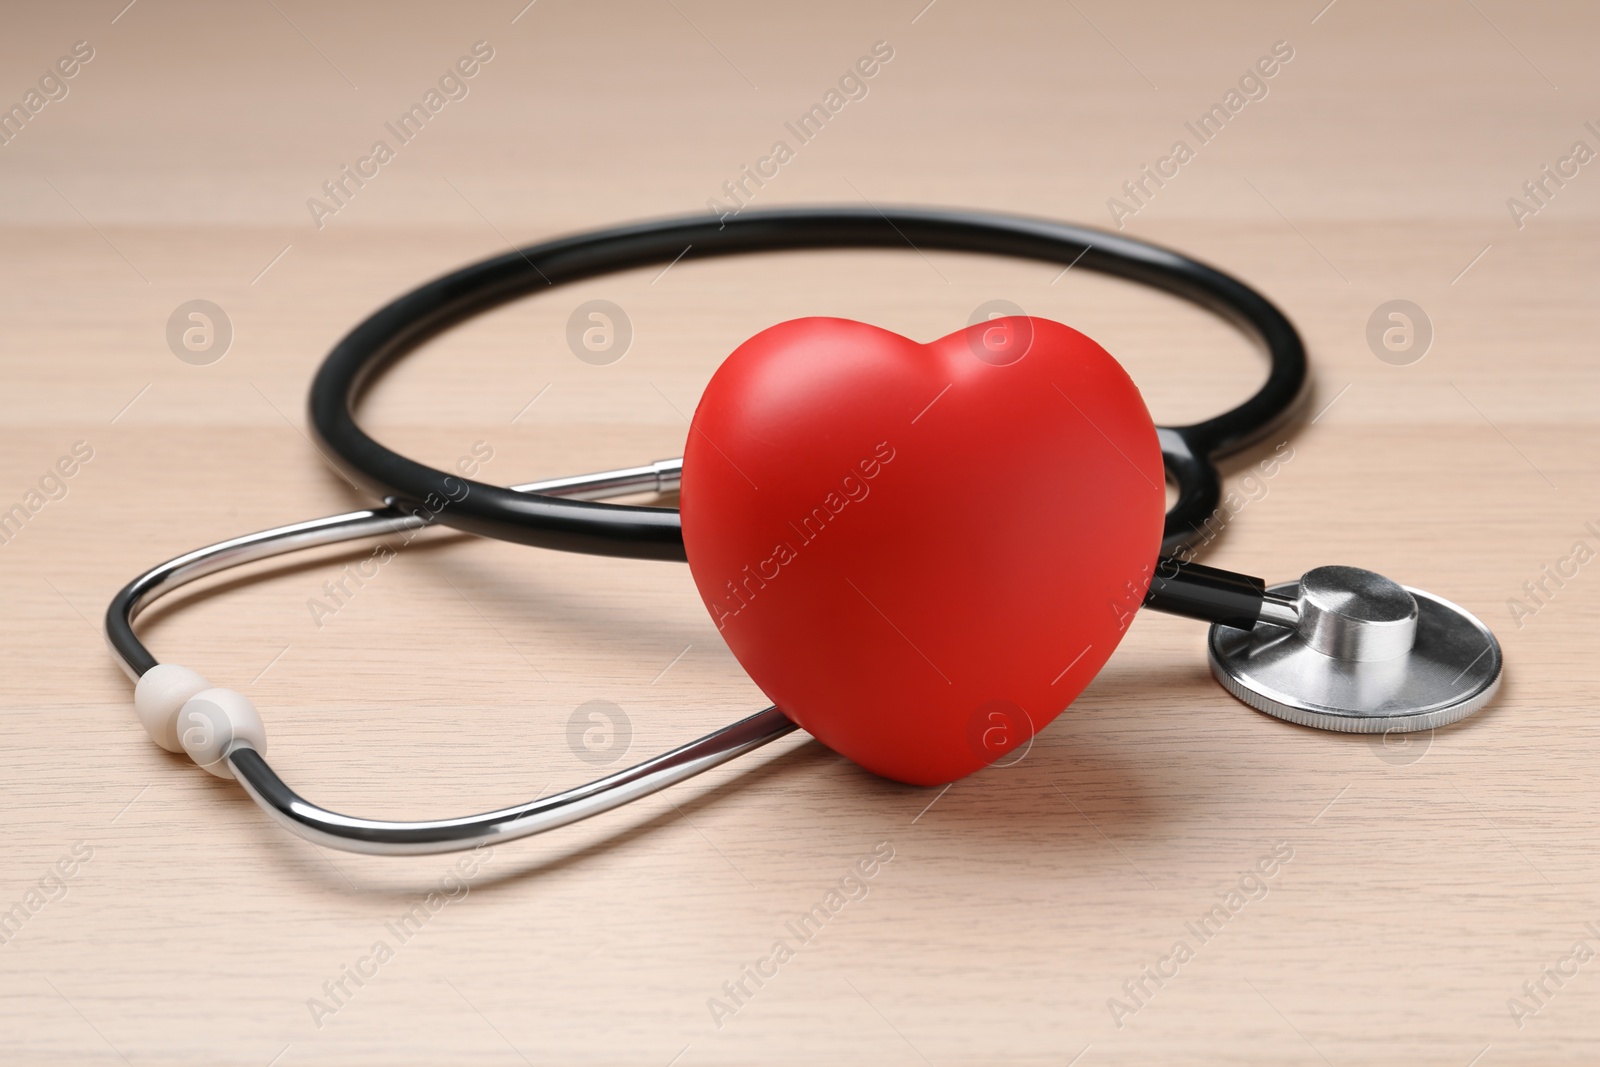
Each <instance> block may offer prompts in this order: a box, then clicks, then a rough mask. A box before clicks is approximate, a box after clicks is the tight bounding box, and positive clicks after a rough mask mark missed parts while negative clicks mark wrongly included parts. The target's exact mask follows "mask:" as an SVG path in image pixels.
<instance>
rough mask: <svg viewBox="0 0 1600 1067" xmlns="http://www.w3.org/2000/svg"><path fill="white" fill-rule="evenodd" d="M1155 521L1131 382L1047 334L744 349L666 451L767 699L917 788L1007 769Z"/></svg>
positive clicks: (1145, 419)
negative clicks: (680, 454) (679, 441)
mask: <svg viewBox="0 0 1600 1067" xmlns="http://www.w3.org/2000/svg"><path fill="white" fill-rule="evenodd" d="M1165 506H1166V497H1165V488H1164V473H1163V470H1162V465H1161V449H1160V446H1159V444H1158V443H1157V440H1156V431H1155V426H1154V424H1153V423H1152V422H1151V419H1150V414H1149V412H1148V411H1147V410H1146V408H1145V405H1144V401H1143V399H1142V398H1141V397H1140V395H1139V391H1138V389H1137V387H1136V386H1135V385H1134V384H1133V381H1132V380H1131V379H1130V378H1129V377H1128V375H1127V372H1126V371H1124V370H1123V369H1122V367H1121V365H1120V364H1118V363H1117V361H1116V360H1115V359H1113V358H1112V357H1111V356H1110V355H1109V354H1108V353H1107V352H1106V351H1105V349H1103V348H1101V347H1100V346H1099V345H1098V344H1096V343H1095V342H1094V341H1092V340H1090V339H1089V338H1088V337H1085V336H1084V335H1083V334H1081V333H1079V332H1077V331H1076V330H1073V329H1071V328H1070V327H1067V326H1063V325H1061V324H1060V323H1056V322H1051V321H1049V320H1047V319H1039V318H1027V317H1012V318H1005V319H997V320H993V321H990V322H985V323H980V324H978V325H976V326H972V327H969V328H968V329H966V330H962V331H959V332H957V333H953V334H950V335H949V336H947V337H943V338H941V339H939V340H937V341H934V342H932V343H930V344H919V343H917V342H915V341H912V340H910V339H908V338H905V337H902V336H900V335H899V334H895V333H891V332H889V331H888V330H883V329H879V328H878V327H875V326H869V325H866V324H864V323H859V322H853V321H850V320H847V319H835V318H808V319H796V320H794V321H791V322H785V323H781V324H779V325H777V326H774V327H772V328H770V329H767V330H764V331H762V332H761V333H759V334H757V335H756V336H754V337H752V338H750V340H748V341H746V342H745V343H744V344H742V345H740V346H739V348H738V349H737V350H735V351H734V353H733V354H732V355H731V356H729V357H728V359H727V360H726V361H725V362H724V363H723V364H722V366H721V367H720V368H719V369H718V370H717V372H716V374H715V375H714V376H713V377H712V379H711V382H710V383H709V384H708V385H707V387H706V390H705V393H704V395H703V396H702V397H701V399H700V404H699V406H698V408H697V409H696V410H695V415H694V420H693V423H692V425H691V427H690V431H689V439H688V442H687V444H686V445H685V448H684V466H683V483H682V495H681V507H682V517H683V539H684V546H685V549H686V551H687V554H688V558H689V567H690V570H691V572H692V574H693V576H694V581H695V585H696V587H697V588H698V589H699V591H700V595H701V598H702V599H703V600H704V601H705V604H706V607H707V609H708V610H709V611H710V612H711V615H712V618H713V620H714V621H715V622H716V623H717V626H718V629H719V631H720V632H721V634H722V636H723V638H724V640H726V641H727V643H728V646H729V648H730V649H732V651H733V654H734V656H735V657H736V658H737V659H738V660H739V663H740V664H741V665H742V666H743V667H744V669H745V670H746V671H747V672H748V673H749V675H750V677H751V678H752V679H753V680H754V681H755V683H756V685H758V686H759V687H760V688H761V690H762V691H763V692H764V693H766V694H767V696H768V697H769V698H770V699H771V700H772V702H773V703H774V704H776V705H777V706H778V708H779V709H781V710H782V711H783V712H784V714H786V715H788V716H789V717H790V718H792V719H793V720H794V721H795V722H797V723H799V724H800V726H801V727H803V728H804V729H805V730H807V731H808V732H809V733H811V734H812V736H814V737H816V738H817V739H818V740H819V741H821V742H822V743H823V744H825V745H827V746H828V747H829V748H832V749H833V750H834V751H836V752H839V753H841V754H843V755H845V756H847V757H849V758H850V759H851V760H854V761H855V762H856V763H858V764H860V765H861V766H862V767H865V768H866V769H867V770H870V771H873V772H874V773H876V774H880V775H883V776H884V777H887V778H892V779H895V780H896V781H900V782H906V783H910V784H913V785H939V784H943V783H945V782H950V781H954V780H955V779H957V778H960V777H962V776H964V775H967V774H970V773H971V772H973V771H975V770H977V769H979V768H981V767H983V766H985V765H988V764H991V763H996V762H1006V761H1009V760H1014V759H1020V758H1021V756H1020V755H1016V753H1018V752H1019V751H1020V752H1021V753H1023V754H1025V753H1026V750H1027V746H1028V745H1029V744H1031V740H1032V738H1033V735H1034V734H1035V733H1036V732H1037V731H1038V730H1040V729H1042V728H1043V727H1044V726H1045V725H1047V724H1048V723H1049V722H1050V721H1051V720H1053V719H1054V718H1055V717H1056V715H1058V714H1060V712H1061V711H1062V709H1064V708H1065V707H1066V706H1067V705H1068V704H1070V703H1071V702H1072V700H1073V699H1074V698H1076V697H1077V695H1078V694H1079V693H1080V692H1081V691H1082V690H1083V688H1084V686H1086V685H1087V684H1088V683H1089V681H1090V680H1091V679H1093V677H1094V676H1095V674H1096V673H1097V672H1098V671H1099V670H1100V667H1101V666H1102V665H1103V664H1104V663H1105V661H1106V660H1107V658H1109V657H1110V655H1111V653H1112V651H1113V650H1114V649H1115V648H1116V646H1117V643H1118V642H1119V641H1120V640H1121V638H1122V634H1123V632H1124V631H1125V629H1126V627H1127V621H1128V619H1129V618H1131V616H1132V615H1133V613H1134V611H1135V610H1136V609H1137V608H1138V606H1139V604H1140V603H1141V602H1142V601H1143V599H1144V594H1145V589H1146V587H1147V586H1148V584H1149V581H1150V575H1151V570H1152V568H1153V566H1154V564H1155V561H1156V556H1157V553H1158V551H1159V549H1160V545H1161V531H1162V520H1163V515H1164V510H1165Z"/></svg>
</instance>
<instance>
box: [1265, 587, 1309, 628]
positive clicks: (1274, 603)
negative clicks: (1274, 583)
mask: <svg viewBox="0 0 1600 1067" xmlns="http://www.w3.org/2000/svg"><path fill="white" fill-rule="evenodd" d="M1261 621H1262V622H1264V623H1268V624H1269V625H1272V626H1288V627H1295V626H1299V625H1300V602H1299V601H1298V600H1295V599H1292V598H1290V597H1286V596H1279V595H1278V594H1277V593H1273V592H1270V591H1269V592H1268V593H1267V595H1266V596H1264V597H1262V598H1261Z"/></svg>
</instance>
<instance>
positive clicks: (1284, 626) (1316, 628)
mask: <svg viewBox="0 0 1600 1067" xmlns="http://www.w3.org/2000/svg"><path fill="white" fill-rule="evenodd" d="M1269 593H1271V594H1273V598H1274V599H1275V600H1277V601H1278V602H1279V603H1280V604H1283V603H1286V602H1292V603H1293V609H1292V614H1294V615H1295V616H1297V621H1295V622H1294V623H1292V624H1290V623H1288V622H1268V621H1266V620H1263V621H1260V622H1257V623H1256V625H1255V626H1254V628H1252V629H1249V630H1241V629H1238V628H1236V627H1231V626H1224V625H1222V624H1220V623H1219V624H1216V625H1213V626H1212V627H1211V633H1210V636H1209V638H1208V640H1207V642H1206V648H1207V653H1208V658H1209V659H1210V662H1211V673H1212V674H1213V675H1214V676H1215V677H1216V679H1217V681H1218V682H1219V683H1220V684H1221V685H1222V687H1223V688H1224V689H1226V690H1227V691H1228V692H1229V693H1231V694H1233V696H1235V697H1236V698H1238V699H1239V700H1241V701H1243V702H1244V703H1246V704H1248V705H1250V706H1251V707H1252V708H1255V709H1256V710H1257V711H1262V712H1265V713H1266V714H1268V715H1274V716H1276V717H1278V718H1280V719H1287V720H1288V721H1290V722H1294V723H1299V724H1300V725H1302V726H1313V727H1316V728H1318V729H1322V730H1336V731H1339V732H1341V733H1387V732H1390V731H1399V732H1411V731H1417V730H1431V729H1434V728H1435V727H1439V726H1445V725H1448V724H1450V723H1453V722H1458V721H1459V720H1461V719H1464V718H1466V717H1467V716H1469V715H1471V714H1472V713H1473V712H1475V711H1477V710H1478V709H1480V708H1482V707H1483V706H1484V705H1485V704H1487V703H1488V702H1489V701H1490V700H1491V699H1493V697H1494V694H1495V691H1496V690H1497V689H1498V688H1499V686H1500V679H1501V673H1502V665H1503V660H1502V655H1501V651H1500V644H1499V642H1498V641H1496V640H1495V637H1494V634H1493V633H1491V632H1490V631H1489V628H1488V627H1486V626H1484V625H1483V623H1482V622H1480V621H1478V619H1477V618H1476V617H1474V616H1473V615H1472V614H1471V613H1470V612H1468V611H1466V610H1465V609H1463V608H1460V607H1458V606H1456V605H1455V604H1452V603H1450V602H1449V601H1448V600H1444V599H1441V598H1439V597H1436V596H1434V595H1432V594H1431V593H1425V592H1422V591H1421V590H1418V589H1411V588H1408V587H1405V586H1401V585H1398V584H1396V583H1395V582H1392V581H1390V580H1389V579H1388V578H1385V577H1383V576H1382V575H1380V574H1374V573H1373V572H1371V571H1366V570H1361V569H1360V568H1357V567H1318V568H1316V569H1315V570H1311V571H1308V572H1306V574H1305V575H1304V576H1303V577H1302V578H1301V579H1300V580H1299V581H1297V582H1285V583H1283V584H1281V585H1275V586H1272V587H1271V589H1270V590H1269Z"/></svg>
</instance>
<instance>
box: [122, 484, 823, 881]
mask: <svg viewBox="0 0 1600 1067" xmlns="http://www.w3.org/2000/svg"><path fill="white" fill-rule="evenodd" d="M682 469H683V461H682V460H680V459H668V460H661V461H659V462H656V463H652V464H650V465H649V466H646V467H629V468H626V469H624V470H615V471H604V472H601V473H599V474H590V475H580V476H577V477H572V478H555V479H551V480H549V481H542V482H530V483H528V484H526V485H519V486H514V487H513V488H515V489H516V490H517V491H519V492H524V493H543V494H546V495H549V496H564V497H567V498H569V499H580V500H594V499H602V498H605V497H608V496H622V495H626V494H629V493H639V492H670V491H672V490H674V489H676V488H677V486H678V478H679V476H680V473H681V471H682ZM425 525H427V522H426V520H425V519H422V518H419V517H417V516H414V515H409V514H406V513H405V512H402V511H400V510H399V509H397V508H374V509H369V510H365V511H351V512H346V513H345V514H342V515H330V516H328V517H327V518H322V519H312V520H310V521H308V522H297V523H292V524H290V525H288V526H279V527H276V528H274V529H271V530H262V531H260V532H259V533H253V534H246V535H245V536H243V537H235V538H232V539H231V540H228V541H223V542H220V543H218V544H215V545H211V546H209V547H206V548H200V549H196V550H195V551H193V552H187V553H185V554H183V555H181V556H178V557H177V558H176V559H171V560H168V561H167V562H166V563H163V564H161V565H160V566H158V567H153V568H151V569H150V570H149V571H146V572H145V573H144V574H142V575H140V576H139V577H138V578H135V579H134V580H133V581H132V582H130V583H128V585H127V586H126V587H125V588H124V589H123V590H122V591H121V592H120V593H119V594H118V595H117V598H116V599H115V600H113V601H112V605H111V609H110V610H109V611H108V612H107V615H106V639H107V642H108V643H109V644H110V645H111V650H112V652H113V654H114V655H115V656H116V659H117V662H119V663H120V664H122V667H123V669H124V670H125V671H127V672H128V674H129V676H130V677H132V678H134V679H135V680H137V679H138V677H139V675H140V674H141V673H142V671H143V670H147V669H149V667H150V666H151V665H153V664H154V663H155V658H154V657H153V656H152V655H151V654H150V652H149V650H148V649H147V648H145V646H144V644H143V642H141V641H140V640H139V638H138V636H137V635H136V634H135V633H134V632H133V621H134V619H136V618H137V617H138V616H139V614H140V613H141V612H142V611H144V610H145V609H146V608H147V607H149V606H150V605H151V604H152V603H154V602H155V601H156V600H158V599H160V598H161V597H163V596H165V595H166V594H168V593H171V592H172V591H174V590H176V589H179V588H181V587H183V586H185V585H187V584H189V583H190V582H193V581H196V580H198V579H200V578H204V577H206V576H208V575H212V574H217V573H218V572H220V571H225V570H228V569H230V568H232V567H239V566H243V565H244V564H247V563H254V562H257V561H259V560H264V559H271V558H273V557H275V556H280V555H285V554H287V553H290V552H298V551H301V550H303V549H308V548H316V547H319V546H323V545H332V544H338V543H340V542H343V541H352V540H356V539H359V538H362V537H373V536H378V535H381V534H392V533H398V532H403V531H409V530H416V529H419V528H421V527H423V526H425ZM795 729H796V726H795V724H794V723H793V722H792V721H790V720H789V719H788V718H786V717H785V716H784V715H783V714H782V713H781V712H779V711H778V710H777V709H776V708H767V709H766V710H765V711H762V712H758V713H757V714H755V715H752V716H750V717H749V718H746V719H741V720H740V721H739V722H736V723H733V724H732V725H730V726H725V727H723V728H722V729H720V730H718V731H716V732H715V733H711V734H707V735H706V736H705V737H702V738H700V739H699V740H697V741H691V742H690V743H688V744H686V745H683V746H681V747H679V748H675V749H673V750H672V751H670V752H666V753H663V754H662V755H659V756H656V757H655V758H654V759H649V760H646V761H645V762H643V763H640V764H638V765H637V766H634V767H629V768H627V769H626V770H622V771H617V772H616V773H614V774H610V775H607V776H606V777H604V778H601V779H598V780H597V781H593V782H589V783H588V784H586V785H581V786H577V787H576V788H573V789H569V790H566V791H565V792H562V793H557V794H556V795H554V796H551V797H545V798H542V799H537V800H531V801H528V802H526V803H523V804H518V805H515V806H513V807H509V808H501V809H499V810H498V811H490V812H485V813H483V814H481V815H468V816H463V817H460V818H455V819H430V820H422V821H415V822H394V821H384V820H376V819H361V818H356V817H353V816H349V815H340V814H338V813H337V812H332V811H329V810H327V809H326V808H322V807H318V806H317V805H316V804H313V803H311V802H310V801H308V800H305V799H303V798H302V797H300V796H299V795H298V794H296V793H295V792H294V791H293V790H292V789H290V788H289V787H288V786H287V785H285V784H284V782H283V779H281V778H279V777H278V775H277V774H276V773H275V772H274V771H273V770H272V768H271V766H270V765H269V764H268V763H267V761H266V758H265V757H264V756H262V755H261V754H260V753H259V752H257V751H256V750H255V749H253V748H251V747H249V746H248V745H240V746H239V747H237V748H235V749H233V750H232V751H230V752H229V753H228V756H227V758H228V762H229V764H230V765H231V766H232V767H233V771H234V774H235V775H236V776H237V778H238V780H239V781H240V782H241V783H242V784H243V785H244V788H245V791H246V792H247V793H249V794H250V796H251V797H252V798H254V799H255V801H256V803H258V804H260V805H261V807H262V808H263V809H264V810H265V811H266V812H267V813H268V814H269V815H271V816H272V817H273V819H274V820H276V821H277V822H278V823H280V824H281V825H283V826H284V827H286V828H287V829H289V830H292V831H294V832H295V833H297V834H299V835H300V836H301V837H304V838H306V839H307V840H308V841H312V842H315V843H316V844H319V845H325V846H327V847H329V848H339V849H344V850H346V851H350V852H367V853H375V854H383V855H410V854H418V853H430V852H450V851H454V850H457V849H465V848H473V847H475V846H477V845H480V844H484V843H490V842H493V843H498V842H504V841H509V840H512V839H514V838H518V837H526V836H528V835H529V834H537V833H541V832H543V831H545V830H552V829H554V828H556V827H558V826H565V825H566V824H568V823H572V822H577V821H578V820H579V819H586V818H588V817H589V816H591V815H598V814H599V813H600V812H603V811H609V810H611V809H612V808H615V807H618V806H620V805H622V804H626V803H628V802H629V801H630V800H636V799H638V798H639V797H642V796H647V795H648V794H650V793H654V792H655V791H656V790H658V789H664V788H666V787H667V786H669V785H673V784H675V783H677V782H681V781H683V780H684V779H686V778H691V777H693V776H694V775H697V774H699V773H700V772H702V771H706V770H709V769H711V768H712V767H715V766H717V765H718V764H721V763H726V762H727V761H728V760H730V759H733V758H734V757H735V756H739V755H742V754H744V753H746V752H749V751H751V750H752V749H755V748H759V747H761V746H762V745H764V744H766V743H768V742H769V741H775V740H777V739H778V738H780V737H782V736H784V735H785V734H787V733H790V732H792V731H793V730H795Z"/></svg>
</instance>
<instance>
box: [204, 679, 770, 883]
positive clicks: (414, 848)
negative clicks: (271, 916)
mask: <svg viewBox="0 0 1600 1067" xmlns="http://www.w3.org/2000/svg"><path fill="white" fill-rule="evenodd" d="M796 729H798V727H797V726H796V725H795V724H794V723H793V722H791V721H790V720H789V719H788V718H786V717H785V716H784V714H783V713H782V712H781V711H779V710H778V709H777V708H768V709H767V710H765V711H762V712H758V713H757V714H755V715H752V716H750V717H749V718H748V719H741V720H740V721H738V722H736V723H733V724H732V725H731V726H724V727H723V728H722V729H720V730H718V731H717V732H716V733H712V734H707V735H706V736H705V737H702V738H700V739H699V740H698V741H691V742H689V743H688V744H687V745H683V746H682V747H680V748H675V749H673V750H672V751H670V752H664V753H662V754H661V755H659V756H657V757H655V758H654V759H649V760H646V761H645V762H643V763H640V764H638V765H636V766H633V767H629V768H628V769H627V770H623V771H618V772H617V773H615V774H611V775H607V776H606V777H604V778H600V779H597V780H596V781H593V782H589V783H588V784H586V785H580V786H577V787H575V788H573V789H568V790H567V791H565V792H563V793H557V794H555V795H554V796H550V797H544V798H541V799H537V800H530V801H528V802H526V803H524V804H517V805H515V806H513V807H509V808H501V809H499V810H498V811H488V812H484V813H483V814H482V815H466V816H462V817H461V818H456V819H429V820H425V821H419V822H390V821H385V820H380V819H361V818H356V817H354V816H350V815H339V814H337V813H335V812H332V811H329V810H327V809H326V808H321V807H318V806H317V805H315V804H313V803H311V802H310V801H308V800H304V799H302V798H301V797H300V796H299V795H298V794H296V793H295V792H294V791H293V790H292V789H290V788H289V787H288V786H287V785H285V784H284V783H283V779H281V778H279V777H278V776H277V774H276V773H274V772H273V770H272V768H271V767H269V766H268V765H267V761H266V759H265V758H264V757H263V756H262V755H261V754H260V753H259V752H257V751H256V750H255V749H253V748H250V747H249V746H241V747H239V748H236V749H234V750H233V751H232V752H230V753H228V762H229V764H230V765H231V766H232V767H233V772H234V774H235V775H236V776H237V777H238V779H239V781H240V782H241V783H243V784H244V788H245V792H247V793H249V794H250V795H251V796H252V797H254V798H255V801H256V803H257V804H260V805H261V807H262V808H263V809H264V810H265V811H266V812H267V814H269V815H271V816H272V817H273V819H274V820H276V821H277V822H278V823H279V824H280V825H281V826H283V827H284V828H286V829H288V830H292V831H293V832H295V833H297V834H299V835H300V836H301V837H303V838H305V839H306V840H307V841H311V842H314V843H315V844H318V845H325V846H327V847H328V848H338V849H343V850H345V851H346V852H367V853H371V854H374V855H383V856H399V855H421V854H426V853H433V852H453V851H456V850H458V849H464V848H474V847H476V846H477V845H481V844H501V843H503V842H506V841H514V840H516V839H517V838H519V837H527V836H529V835H530V834H538V833H543V832H544V831H546V830H554V829H555V828H556V827H558V826H565V825H567V824H568V823H574V822H577V821H578V820H580V819H587V818H588V817H589V816H591V815H598V814H600V813H601V812H603V811H610V810H611V809H612V808H615V807H619V806H621V805H623V804H626V803H628V802H629V801H631V800H637V799H639V798H640V797H643V796H649V795H650V794H651V793H654V792H656V791H657V790H660V789H665V788H666V787H667V786H669V785H674V784H676V783H678V782H681V781H683V780H684V779H685V778H692V777H694V776H695V775H697V774H699V773H700V772H701V771H707V770H710V769H711V768H712V767H715V766H717V765H718V764H721V763H726V762H728V761H729V760H731V759H733V758H734V757H736V756H741V755H743V754H744V753H746V752H749V751H751V750H752V749H756V748H760V747H761V746H762V745H764V744H766V743H767V742H769V741H774V740H777V739H778V738H780V737H782V736H783V735H784V734H787V733H790V732H791V731H793V730H796Z"/></svg>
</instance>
